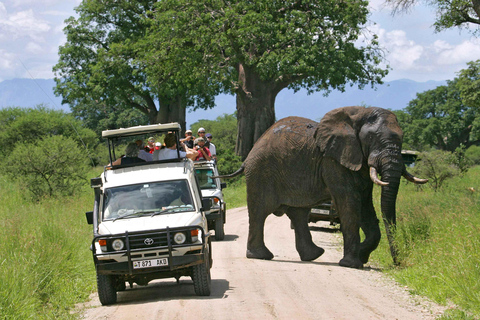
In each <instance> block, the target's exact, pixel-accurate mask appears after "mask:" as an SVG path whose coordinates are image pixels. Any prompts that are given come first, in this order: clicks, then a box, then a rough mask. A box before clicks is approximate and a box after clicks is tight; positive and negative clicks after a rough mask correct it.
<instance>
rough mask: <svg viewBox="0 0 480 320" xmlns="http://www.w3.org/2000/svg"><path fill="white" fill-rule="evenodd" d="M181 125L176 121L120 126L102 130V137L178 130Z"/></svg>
mask: <svg viewBox="0 0 480 320" xmlns="http://www.w3.org/2000/svg"><path fill="white" fill-rule="evenodd" d="M180 130H181V126H180V124H179V123H177V122H172V123H163V124H162V123H157V124H151V125H147V126H136V127H130V128H120V129H114V130H105V131H102V137H103V138H109V139H111V138H118V137H128V136H135V135H139V134H148V133H155V132H161V131H180Z"/></svg>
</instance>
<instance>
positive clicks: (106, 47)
mask: <svg viewBox="0 0 480 320" xmlns="http://www.w3.org/2000/svg"><path fill="white" fill-rule="evenodd" d="M156 2H157V1H155V0H140V1H97V0H84V1H82V2H81V4H80V5H79V6H78V7H77V8H76V12H77V13H78V15H79V17H78V18H74V17H70V18H69V19H67V20H66V27H65V29H64V32H65V35H66V37H67V42H66V43H65V45H63V46H61V47H60V49H59V56H60V59H59V62H58V63H57V65H55V66H54V68H53V69H54V71H55V74H56V77H55V81H56V83H57V85H56V89H55V92H56V94H57V95H61V96H62V97H63V103H68V104H70V107H71V109H72V112H73V114H74V115H75V116H76V117H79V118H81V119H82V120H84V121H85V123H86V124H87V125H88V126H89V127H90V128H98V129H99V130H104V129H113V128H118V127H119V126H130V125H132V124H133V125H137V124H145V122H147V121H148V122H150V123H159V122H160V123H166V122H172V121H176V122H179V123H180V124H181V125H182V127H185V110H186V107H187V106H192V105H195V106H196V107H203V108H208V107H212V106H213V101H214V100H213V97H210V94H211V93H210V92H209V91H208V90H202V91H197V92H198V98H197V97H196V96H195V93H194V92H193V91H194V90H195V88H194V87H193V86H190V87H188V88H186V87H185V86H178V85H176V83H175V79H171V78H168V77H164V78H161V79H159V78H157V79H155V83H154V84H153V85H152V83H151V82H149V81H147V76H146V74H145V71H144V70H145V65H144V64H140V63H139V62H138V61H137V60H135V58H136V56H137V55H138V50H139V49H138V43H139V41H141V40H142V38H143V37H144V36H145V33H146V30H147V27H148V26H149V25H150V22H151V19H150V16H151V10H152V9H153V5H154V4H155V3H156ZM149 15H150V16H149ZM146 50H148V48H146ZM148 63H150V64H158V65H163V64H164V63H165V61H158V59H157V57H153V58H152V60H150V61H148ZM187 89H188V90H187ZM125 117H126V118H125ZM147 119H148V120H147Z"/></svg>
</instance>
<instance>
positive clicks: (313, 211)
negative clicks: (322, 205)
mask: <svg viewBox="0 0 480 320" xmlns="http://www.w3.org/2000/svg"><path fill="white" fill-rule="evenodd" d="M311 212H312V213H321V214H330V211H329V210H324V209H315V208H313V209H312V210H311Z"/></svg>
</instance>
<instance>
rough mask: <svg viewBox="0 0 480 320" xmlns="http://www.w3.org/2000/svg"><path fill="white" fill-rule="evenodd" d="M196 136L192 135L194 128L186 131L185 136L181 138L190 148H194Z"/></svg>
mask: <svg viewBox="0 0 480 320" xmlns="http://www.w3.org/2000/svg"><path fill="white" fill-rule="evenodd" d="M194 140H195V137H194V136H193V135H192V130H187V131H185V138H183V139H180V142H183V143H184V144H185V145H186V146H187V147H188V148H190V149H193V141H194Z"/></svg>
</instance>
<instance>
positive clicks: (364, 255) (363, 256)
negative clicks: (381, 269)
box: [359, 250, 371, 263]
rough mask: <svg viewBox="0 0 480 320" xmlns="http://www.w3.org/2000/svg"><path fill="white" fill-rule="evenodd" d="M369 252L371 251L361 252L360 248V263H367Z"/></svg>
mask: <svg viewBox="0 0 480 320" xmlns="http://www.w3.org/2000/svg"><path fill="white" fill-rule="evenodd" d="M370 253H371V252H370V251H363V252H362V250H360V254H359V255H360V261H361V262H362V263H367V262H368V259H369V258H370Z"/></svg>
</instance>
